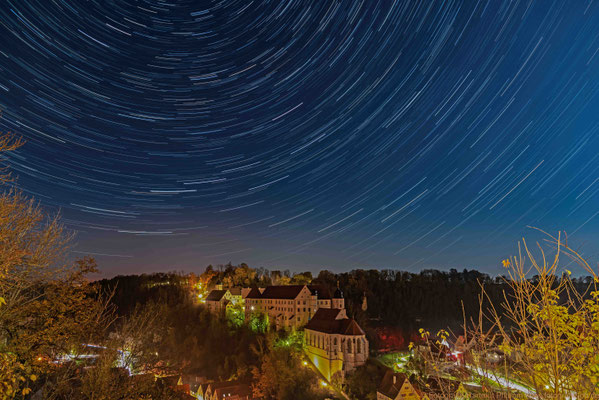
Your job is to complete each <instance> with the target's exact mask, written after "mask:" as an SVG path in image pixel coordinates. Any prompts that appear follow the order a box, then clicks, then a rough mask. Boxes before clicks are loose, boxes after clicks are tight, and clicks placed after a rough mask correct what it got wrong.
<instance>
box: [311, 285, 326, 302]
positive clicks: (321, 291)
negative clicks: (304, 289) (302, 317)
mask: <svg viewBox="0 0 599 400" xmlns="http://www.w3.org/2000/svg"><path fill="white" fill-rule="evenodd" d="M308 289H310V293H312V295H315V294H318V299H319V300H327V299H330V298H331V291H330V290H329V289H328V288H327V287H326V286H322V285H308Z"/></svg>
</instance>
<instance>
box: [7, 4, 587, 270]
mask: <svg viewBox="0 0 599 400" xmlns="http://www.w3.org/2000/svg"><path fill="white" fill-rule="evenodd" d="M595 3H596V2H593V1H582V0H572V1H560V2H557V1H555V2H552V1H548V0H547V1H491V2H483V1H478V2H477V1H464V2H458V1H445V2H429V1H422V0H415V1H377V0H363V1H349V0H348V1H329V0H318V1H283V0H279V1H272V2H267V1H247V0H243V1H235V0H226V1H225V0H222V1H192V0H177V1H175V0H170V1H166V0H163V1H160V0H154V1H149V0H137V1H136V0H127V1H124V0H118V1H117V0H112V1H111V0H87V1H84V0H2V1H1V2H0V109H1V110H2V119H1V120H0V129H1V130H2V131H12V132H14V133H16V134H19V135H21V136H23V137H24V138H25V139H26V140H27V144H26V145H25V146H24V147H22V148H21V149H19V150H18V151H17V152H14V153H13V154H10V155H9V156H8V158H9V163H10V164H11V167H12V170H13V172H14V173H16V174H17V175H18V176H19V179H18V182H17V184H18V185H19V186H20V187H21V188H22V189H23V190H24V191H25V192H27V193H28V194H31V195H34V196H35V197H36V198H37V199H38V200H40V202H41V203H42V204H43V205H44V206H45V207H47V208H48V210H50V211H52V212H55V211H58V210H60V211H61V213H62V216H63V218H64V221H65V222H66V224H67V225H68V227H69V228H71V229H74V230H76V231H77V244H76V247H75V248H74V253H73V255H76V256H82V255H84V254H90V253H91V254H93V255H95V256H96V258H97V260H98V262H99V264H100V268H101V269H102V271H103V274H104V275H105V276H110V275H114V274H122V273H137V272H144V271H145V272H152V271H167V270H185V271H189V270H195V271H199V270H201V269H202V268H203V267H205V266H206V265H208V264H209V263H212V264H218V263H226V262H228V261H232V262H233V263H240V262H246V263H248V264H249V265H251V266H254V267H268V268H279V269H287V268H288V269H290V270H292V271H302V270H312V271H315V272H316V271H318V270H320V269H322V268H328V269H332V270H334V271H346V270H350V269H353V268H358V267H364V268H366V267H377V268H389V267H391V268H398V269H402V270H408V271H418V270H421V269H424V268H439V269H448V268H457V269H459V270H461V269H463V268H478V269H480V270H482V271H485V272H491V273H496V272H501V269H500V261H501V260H502V259H504V258H506V257H507V256H509V255H511V254H514V252H515V251H516V249H517V248H516V242H517V240H518V239H520V237H522V235H525V236H526V237H530V238H531V240H533V239H536V237H537V235H536V234H535V233H534V231H532V230H530V229H529V228H526V227H527V226H535V227H539V228H542V229H545V230H548V231H551V232H553V233H555V232H556V231H557V230H558V229H562V230H566V231H567V232H568V234H569V237H570V241H571V243H575V244H576V245H577V246H580V247H581V248H582V249H583V252H584V254H585V255H587V256H588V257H589V258H590V260H591V261H593V260H594V257H595V255H596V254H597V253H598V251H599V246H598V245H597V234H598V233H599V216H598V214H599V194H598V192H599V96H598V95H599V91H598V90H599V54H598V53H599V5H597V4H595Z"/></svg>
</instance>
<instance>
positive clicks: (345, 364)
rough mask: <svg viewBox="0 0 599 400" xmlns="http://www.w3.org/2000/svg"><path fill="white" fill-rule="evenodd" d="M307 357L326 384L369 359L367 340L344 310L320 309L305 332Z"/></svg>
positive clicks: (307, 325)
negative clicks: (326, 381) (327, 381)
mask: <svg viewBox="0 0 599 400" xmlns="http://www.w3.org/2000/svg"><path fill="white" fill-rule="evenodd" d="M304 332H305V341H306V355H307V356H308V358H310V360H311V361H312V363H313V364H314V366H316V368H318V370H319V371H320V372H321V373H322V374H323V376H324V377H325V378H326V379H327V380H329V381H330V380H331V378H332V377H333V376H335V375H336V374H338V375H340V376H341V377H344V376H345V373H346V372H348V371H351V370H353V369H354V368H356V367H358V366H360V365H363V364H364V363H365V362H366V360H367V359H368V340H367V339H366V335H365V333H364V331H363V330H362V328H360V326H359V325H358V323H357V322H356V321H354V320H353V319H351V318H347V315H346V312H345V309H338V308H319V309H318V311H316V313H315V314H314V316H313V317H312V319H311V320H310V321H309V322H308V323H307V324H306V327H305V329H304Z"/></svg>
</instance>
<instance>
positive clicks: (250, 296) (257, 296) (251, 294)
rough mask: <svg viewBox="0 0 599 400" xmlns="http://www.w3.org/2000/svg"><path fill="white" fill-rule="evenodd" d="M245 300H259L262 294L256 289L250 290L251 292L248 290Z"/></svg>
mask: <svg viewBox="0 0 599 400" xmlns="http://www.w3.org/2000/svg"><path fill="white" fill-rule="evenodd" d="M245 298H246V299H261V298H262V293H260V290H258V288H252V290H250V292H249V293H248V295H247V296H245Z"/></svg>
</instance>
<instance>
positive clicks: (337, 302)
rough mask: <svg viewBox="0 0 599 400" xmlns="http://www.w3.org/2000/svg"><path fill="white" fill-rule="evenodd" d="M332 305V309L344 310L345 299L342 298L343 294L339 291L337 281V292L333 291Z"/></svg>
mask: <svg viewBox="0 0 599 400" xmlns="http://www.w3.org/2000/svg"><path fill="white" fill-rule="evenodd" d="M332 303H333V304H331V306H332V308H338V309H341V310H343V309H344V308H345V299H344V298H343V292H342V291H341V289H339V281H337V290H335V294H334V295H333V302H332Z"/></svg>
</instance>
